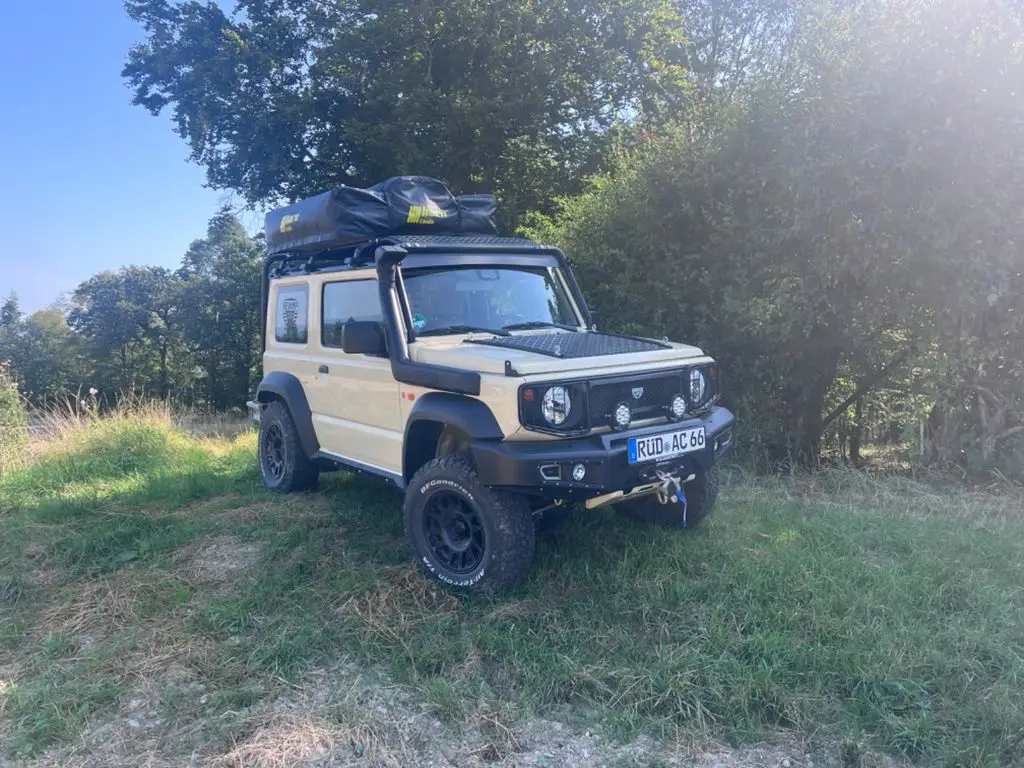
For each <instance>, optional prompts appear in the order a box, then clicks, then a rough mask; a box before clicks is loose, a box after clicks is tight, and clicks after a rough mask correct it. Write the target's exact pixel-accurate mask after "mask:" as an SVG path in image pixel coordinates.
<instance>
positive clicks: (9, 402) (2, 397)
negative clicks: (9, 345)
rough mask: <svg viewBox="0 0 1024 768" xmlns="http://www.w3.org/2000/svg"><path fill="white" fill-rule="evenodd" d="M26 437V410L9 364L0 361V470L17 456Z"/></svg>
mask: <svg viewBox="0 0 1024 768" xmlns="http://www.w3.org/2000/svg"><path fill="white" fill-rule="evenodd" d="M27 437H28V410H27V409H26V408H25V400H24V398H22V396H21V393H20V392H19V391H18V383H17V382H16V381H15V380H14V377H13V376H12V375H11V370H10V365H9V364H8V363H6V362H0V472H2V471H3V470H4V468H5V467H7V466H9V465H10V464H11V463H12V462H13V460H14V459H15V458H16V457H17V455H18V454H19V452H20V451H21V449H22V448H24V445H25V442H26V440H27Z"/></svg>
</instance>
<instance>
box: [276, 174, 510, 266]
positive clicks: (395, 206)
mask: <svg viewBox="0 0 1024 768" xmlns="http://www.w3.org/2000/svg"><path fill="white" fill-rule="evenodd" d="M496 208H497V204H496V202H495V199H494V196H493V195H461V196H459V197H456V196H454V195H452V193H451V192H449V191H448V188H447V187H446V186H445V185H444V184H442V183H441V182H440V181H438V180H437V179H431V178H428V177H426V176H393V177H392V178H390V179H386V180H384V181H382V182H381V183H379V184H375V185H373V186H372V187H369V188H368V189H360V188H358V187H348V186H342V187H338V188H337V189H331V190H328V191H327V192H323V193H322V194H319V195H317V196H316V197H311V198H309V199H307V200H300V201H299V202H297V203H292V204H291V205H289V206H286V207H284V208H279V209H277V210H276V211H271V212H270V213H268V214H267V216H266V220H265V226H266V235H267V252H268V253H269V254H271V255H273V254H277V253H284V252H294V253H313V252H317V251H325V250H330V249H332V248H341V247H344V246H346V245H352V244H353V243H359V242H365V241H367V240H372V239H374V238H378V237H386V236H387V235H425V234H449V235H450V234H478V235H494V234H497V227H496V226H495V223H494V212H495V209H496Z"/></svg>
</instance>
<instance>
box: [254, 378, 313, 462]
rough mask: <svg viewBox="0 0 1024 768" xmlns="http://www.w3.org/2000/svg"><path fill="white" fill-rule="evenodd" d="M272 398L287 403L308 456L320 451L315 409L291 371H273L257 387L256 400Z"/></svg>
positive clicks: (265, 401) (266, 400)
mask: <svg viewBox="0 0 1024 768" xmlns="http://www.w3.org/2000/svg"><path fill="white" fill-rule="evenodd" d="M271 400H281V401H282V402H283V403H284V404H285V407H286V408H287V409H288V413H290V414H291V417H292V421H293V422H295V429H296V430H297V431H298V433H299V442H300V443H301V444H302V450H303V451H305V453H306V456H307V458H308V457H311V456H313V454H315V453H316V452H317V451H319V450H320V441H319V440H317V439H316V430H315V429H313V411H312V410H311V409H310V407H309V400H307V399H306V391H305V390H304V389H303V388H302V382H301V381H299V380H298V379H297V378H296V377H295V376H293V375H292V374H290V373H285V372H284V371H271V372H270V373H268V374H267V375H266V376H264V377H263V380H262V381H261V382H260V385H259V387H257V389H256V401H257V402H259V403H269V402H270V401H271Z"/></svg>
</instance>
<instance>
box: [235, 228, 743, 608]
mask: <svg viewBox="0 0 1024 768" xmlns="http://www.w3.org/2000/svg"><path fill="white" fill-rule="evenodd" d="M263 309H264V324H263V329H264V339H263V350H264V351H263V369H264V377H263V379H262V381H261V383H260V385H259V388H258V391H257V395H256V398H255V400H254V401H253V402H251V403H250V408H251V409H252V411H253V414H254V418H255V419H256V420H257V421H258V423H259V425H260V447H259V452H260V466H261V472H262V475H263V479H264V483H265V485H266V487H267V489H268V490H271V491H293V490H305V489H309V488H311V487H313V486H314V485H315V483H316V479H317V475H318V473H319V472H320V471H321V470H330V469H337V468H345V469H354V470H360V471H363V472H368V473H371V474H375V475H379V476H381V477H383V478H386V479H387V480H389V481H391V482H392V483H394V484H395V485H396V486H398V487H399V488H402V489H404V490H405V494H406V498H405V505H404V506H405V525H406V532H407V535H408V537H409V539H410V543H411V546H412V548H413V552H414V554H415V557H416V560H417V561H418V562H419V563H420V565H421V567H422V568H423V569H424V571H425V572H426V573H427V574H429V575H431V576H433V577H435V578H438V579H440V580H441V581H444V582H447V583H449V584H452V585H454V586H457V587H461V588H465V589H468V590H475V591H494V590H498V589H502V588H505V587H508V586H510V585H512V584H514V583H516V582H517V581H519V580H520V579H521V578H523V576H524V575H525V574H526V572H527V571H528V568H529V565H530V561H531V559H532V555H533V547H534V536H535V524H536V523H537V522H540V521H544V520H549V519H551V518H552V517H557V516H558V515H559V514H561V513H562V512H563V511H564V510H566V509H568V508H569V507H570V505H572V504H574V503H577V502H578V503H581V504H582V505H584V506H585V507H587V508H588V509H593V508H597V507H600V506H604V505H607V504H612V503H615V504H617V505H619V507H620V509H623V510H624V511H626V512H627V513H629V514H631V515H632V516H634V517H636V518H639V519H641V520H649V521H654V522H660V523H664V524H669V525H675V526H678V527H685V526H687V525H690V526H692V525H694V524H696V523H697V522H699V520H700V519H701V518H703V517H706V516H707V515H708V514H710V512H711V508H712V506H713V505H714V502H715V497H716V495H717V470H716V462H717V460H718V459H719V458H720V457H721V456H722V454H724V453H725V452H726V451H727V450H728V448H729V447H730V445H731V443H732V425H733V416H732V414H731V413H730V412H729V411H728V410H726V409H725V408H723V407H721V406H720V405H718V404H717V401H718V397H719V392H718V372H717V368H716V365H715V362H714V361H713V360H712V359H711V358H710V357H708V356H707V355H705V354H704V353H703V352H702V351H701V350H700V349H697V348H695V347H693V346H689V345H686V344H680V343H673V342H669V341H667V340H662V341H658V340H653V339H644V338H637V337H631V336H622V335H617V334H607V333H602V332H599V331H597V330H596V328H595V326H594V323H593V320H592V317H591V314H590V311H589V309H588V308H587V305H586V302H585V300H584V298H583V294H582V292H581V291H580V289H579V287H578V285H577V283H576V280H575V278H574V276H573V273H572V270H571V268H570V265H569V263H568V261H567V259H566V258H565V256H564V255H563V253H562V252H561V251H560V250H559V249H557V248H555V247H551V246H546V245H540V244H536V243H533V242H530V241H528V240H523V239H518V238H501V237H489V236H483V237H481V236H440V237H438V236H393V237H384V238H375V239H373V240H371V241H368V242H365V243H362V244H359V245H356V246H352V247H347V248H344V249H340V250H335V251H331V252H324V253H320V254H317V255H315V256H303V257H302V258H299V259H296V258H294V257H292V256H290V255H288V254H284V255H281V254H278V255H275V256H271V257H269V258H268V260H267V263H266V268H265V274H264V291H263Z"/></svg>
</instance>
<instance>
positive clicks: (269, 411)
mask: <svg viewBox="0 0 1024 768" xmlns="http://www.w3.org/2000/svg"><path fill="white" fill-rule="evenodd" d="M265 420H266V421H275V420H276V421H279V422H280V423H281V432H282V434H283V437H284V440H285V443H286V449H287V454H288V459H289V460H288V461H287V462H285V468H284V477H283V478H282V480H281V482H280V483H279V484H278V485H276V486H270V485H268V484H267V482H266V479H265V478H264V480H263V487H264V488H266V489H267V490H268V491H270V492H271V493H294V492H297V491H311V490H313V489H314V488H316V485H317V481H318V480H319V477H320V468H319V467H317V465H316V464H314V463H313V462H312V461H310V460H309V457H308V456H306V453H305V451H303V450H302V441H301V440H299V431H298V430H297V429H296V428H295V422H294V421H293V420H292V415H291V413H290V412H289V410H288V406H286V405H285V404H284V403H283V402H281V401H280V400H273V401H271V402H270V403H269V404H268V405H267V406H266V408H264V409H263V413H262V414H260V423H261V424H263V423H265ZM258 450H259V459H260V476H261V477H263V432H262V429H261V430H260V436H259V447H258Z"/></svg>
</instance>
